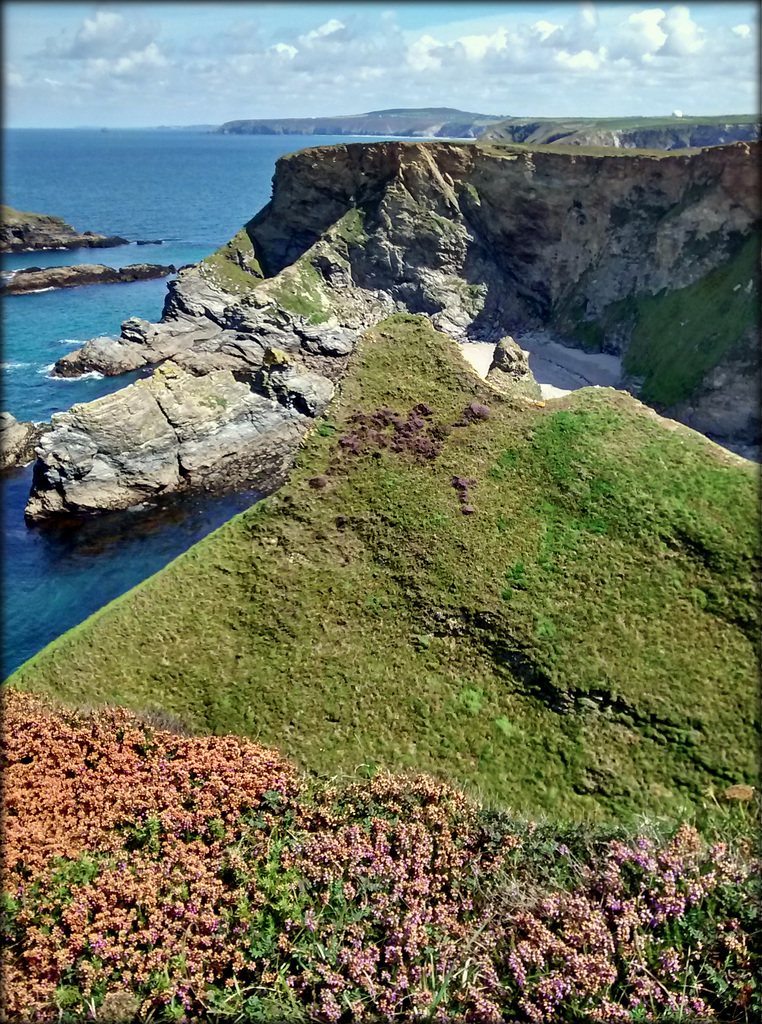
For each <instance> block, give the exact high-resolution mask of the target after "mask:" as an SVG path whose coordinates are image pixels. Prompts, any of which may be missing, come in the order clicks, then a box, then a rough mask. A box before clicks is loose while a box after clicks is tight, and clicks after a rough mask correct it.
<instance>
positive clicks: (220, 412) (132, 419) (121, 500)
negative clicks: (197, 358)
mask: <svg viewBox="0 0 762 1024" xmlns="http://www.w3.org/2000/svg"><path fill="white" fill-rule="evenodd" d="M308 422H309V420H308V419H307V417H305V416H303V415H302V414H301V413H300V412H299V411H298V410H297V409H296V408H294V407H288V408H286V407H284V406H283V405H281V404H279V403H277V402H275V401H273V400H270V399H268V398H264V397H263V396H261V395H258V394H255V393H253V392H252V391H251V389H250V387H249V386H248V385H246V384H244V383H241V382H239V381H236V380H235V379H234V377H233V375H232V373H230V371H228V370H216V371H214V372H212V373H210V374H208V375H206V376H204V377H194V376H192V375H191V374H189V373H187V372H186V371H184V370H182V369H180V368H179V367H177V366H176V365H174V364H172V363H169V362H168V363H165V364H164V365H163V366H162V367H161V368H159V369H158V370H156V371H155V373H154V375H153V377H151V378H150V379H147V380H141V381H137V382H136V383H135V384H131V385H130V386H129V387H127V388H124V389H123V390H122V391H117V392H116V393H114V394H111V395H107V396H106V397H105V398H100V399H97V400H96V401H94V402H87V403H84V404H81V405H75V406H73V407H72V408H71V409H70V410H69V411H68V412H64V413H56V414H55V415H54V416H53V417H52V429H51V431H50V432H49V433H48V434H46V435H45V436H44V437H43V438H42V440H41V441H40V443H39V445H38V446H37V449H36V453H37V457H38V461H37V463H36V465H35V471H34V481H33V485H32V493H31V496H30V498H29V502H28V504H27V508H26V516H27V519H29V520H31V521H34V520H41V519H46V518H52V517H56V516H62V515H64V516H65V515H72V514H74V515H82V514H92V513H96V512H103V511H110V510H115V509H124V508H129V507H130V506H132V505H136V504H138V503H140V502H142V501H146V500H149V499H152V500H155V499H156V498H157V497H162V496H165V495H168V494H172V493H177V492H185V491H196V490H210V489H211V490H217V491H224V490H228V489H232V488H235V487H244V486H255V485H256V484H260V485H262V484H264V485H265V486H268V487H270V486H272V485H273V483H274V482H276V481H277V482H279V481H280V480H282V478H283V476H284V474H285V473H286V472H287V471H288V468H289V467H290V464H291V460H292V458H293V455H294V454H295V452H296V449H297V448H298V445H299V442H300V439H301V437H302V435H303V433H304V430H305V429H306V426H307V424H308Z"/></svg>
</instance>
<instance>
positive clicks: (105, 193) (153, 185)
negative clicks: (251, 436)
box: [1, 129, 360, 678]
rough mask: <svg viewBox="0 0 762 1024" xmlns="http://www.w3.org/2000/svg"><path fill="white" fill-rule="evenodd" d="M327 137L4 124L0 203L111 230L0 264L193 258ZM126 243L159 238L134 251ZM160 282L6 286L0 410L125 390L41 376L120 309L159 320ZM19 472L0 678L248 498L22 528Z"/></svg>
mask: <svg viewBox="0 0 762 1024" xmlns="http://www.w3.org/2000/svg"><path fill="white" fill-rule="evenodd" d="M351 141H360V140H359V139H350V138H346V137H344V138H340V137H336V138H333V137H321V138H320V139H319V140H318V139H315V138H312V137H300V136H290V137H283V136H236V135H211V134H203V133H200V132H186V131H158V130H157V131H151V130H132V131H128V130H110V131H106V132H102V131H99V130H60V131H58V130H45V131H43V130H33V129H15V130H7V131H5V132H4V135H3V202H4V203H6V204H7V205H9V206H12V207H14V208H16V209H18V210H25V211H31V212H35V213H48V214H53V215H56V216H60V217H63V218H64V220H67V221H68V222H69V223H70V224H73V225H74V227H76V228H77V229H78V230H79V231H96V232H98V233H100V234H106V235H121V236H122V237H124V238H127V239H129V240H130V241H131V242H132V243H133V244H130V245H126V246H119V247H118V248H113V249H84V250H75V251H73V252H67V251H63V252H33V253H15V254H13V255H8V256H5V257H3V259H2V268H3V269H4V270H16V269H19V268H20V267H27V266H38V267H42V266H63V265H72V264H76V263H105V264H107V265H109V266H118V267H121V266H125V265H127V264H129V263H163V264H174V265H175V266H177V267H179V266H182V265H183V264H185V263H195V262H197V261H198V260H200V259H202V258H203V257H204V256H206V255H208V254H209V253H210V252H213V251H214V250H215V249H217V248H219V246H220V245H222V244H223V243H224V242H226V241H227V240H228V239H229V238H231V237H232V236H233V235H234V234H235V233H236V232H237V231H238V230H239V228H240V227H241V225H242V224H244V223H245V222H246V221H247V220H249V219H250V218H251V217H252V216H253V215H254V214H255V213H256V212H257V211H258V210H259V209H261V207H262V206H264V205H265V203H267V202H268V200H269V198H270V194H271V179H272V175H273V172H274V169H275V160H276V159H277V157H278V156H281V155H283V154H284V153H290V152H294V151H296V150H299V149H305V148H308V147H310V146H314V145H316V144H319V145H329V144H331V143H334V142H342V143H346V142H351ZM137 239H162V244H161V245H150V246H149V245H141V246H136V245H135V244H134V242H135V241H136V240H137ZM166 288H167V280H166V279H164V280H158V281H139V282H134V283H132V284H116V285H92V286H88V287H83V288H70V289H62V290H60V291H45V292H40V293H38V294H32V295H14V296H9V297H7V298H6V299H4V300H3V306H2V326H3V349H2V382H3V390H2V408H3V409H4V410H7V411H8V412H11V413H13V415H14V416H16V418H17V419H20V420H21V419H32V420H35V421H43V420H48V419H49V418H50V416H51V414H52V413H54V412H57V411H60V410H63V409H68V408H69V407H70V406H71V405H73V404H74V403H75V402H86V401H90V400H92V399H94V398H98V397H100V396H102V395H105V394H109V393H111V392H112V391H116V390H118V389H119V388H122V387H124V386H125V385H126V384H128V383H130V382H131V380H133V379H135V378H136V377H137V376H138V374H137V373H136V374H130V375H125V376H123V377H119V378H100V377H98V376H97V375H87V376H86V377H85V378H81V379H73V380H60V379H56V378H51V377H50V376H49V372H50V369H51V368H52V364H53V363H55V361H56V360H57V359H59V358H60V357H61V356H62V355H64V354H65V353H66V352H69V351H71V350H72V349H74V348H76V347H77V346H78V345H80V344H81V343H82V342H84V341H86V340H87V339H88V338H92V337H95V336H97V335H102V334H106V335H118V333H119V328H120V324H121V323H122V321H123V320H125V319H126V318H127V317H129V316H139V317H144V318H145V319H147V320H158V319H159V317H160V316H161V310H162V306H163V303H164V298H165V295H166ZM30 484H31V467H25V468H23V469H20V470H17V471H15V472H14V473H12V474H10V475H9V476H8V477H6V478H5V479H4V480H3V483H2V491H3V498H2V501H3V560H2V620H3V651H2V666H1V671H2V677H3V678H4V677H5V676H7V675H8V673H10V672H11V671H13V670H14V669H15V668H17V667H18V666H19V665H20V664H21V663H22V662H24V661H25V660H26V659H27V658H29V657H31V656H32V655H33V654H35V653H36V652H37V651H39V650H40V649H41V648H42V647H44V646H45V644H47V643H49V642H50V641H51V640H53V639H54V638H55V637H57V636H59V635H60V634H61V633H63V632H64V631H65V630H67V629H69V628H71V627H72V626H74V625H76V624H77V623H79V622H81V621H82V620H83V619H85V618H86V617H87V616H88V615H90V614H92V612H94V611H96V610H97V609H98V608H100V607H101V606H102V605H104V604H106V603H107V602H108V601H110V600H112V599H113V598H114V597H117V596H118V595H119V594H122V593H124V592H125V591H126V590H129V589H130V588H131V587H133V586H135V584H137V583H139V582H140V581H141V580H143V579H145V578H146V577H147V576H149V575H151V574H153V573H154V572H156V571H158V570H159V569H160V568H162V567H163V566H164V565H166V564H167V563H168V562H169V561H171V560H172V559H173V558H175V557H176V556H177V555H179V554H181V553H182V552H183V551H185V550H187V548H188V547H190V546H191V545H192V544H194V543H195V542H196V541H197V540H200V539H201V538H202V537H203V536H204V535H205V534H207V533H209V532H210V531H211V530H213V529H216V528H217V527H218V526H220V525H221V524H222V523H223V522H225V521H226V520H227V519H229V518H230V517H231V516H232V515H233V514H235V513H236V512H239V511H241V510H242V509H244V508H246V507H248V506H249V505H251V504H252V503H253V502H254V501H256V500H258V498H259V497H261V495H259V494H257V493H255V492H247V493H246V494H239V495H232V496H227V497H224V498H209V497H197V498H192V499H183V500H178V501H176V502H174V503H173V504H172V505H171V506H170V507H169V508H166V509H163V510H156V509H155V510H148V511H142V512H131V513H124V514H119V515H109V516H104V517H101V518H99V519H98V520H97V521H91V522H84V523H79V524H74V525H72V524H68V525H67V526H35V527H28V526H26V525H25V523H24V517H23V512H24V506H25V504H26V500H27V497H28V494H29V487H30Z"/></svg>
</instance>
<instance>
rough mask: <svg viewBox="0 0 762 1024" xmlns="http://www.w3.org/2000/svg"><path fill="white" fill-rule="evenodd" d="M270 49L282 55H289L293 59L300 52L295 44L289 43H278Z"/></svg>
mask: <svg viewBox="0 0 762 1024" xmlns="http://www.w3.org/2000/svg"><path fill="white" fill-rule="evenodd" d="M270 49H271V50H272V51H273V52H274V53H277V54H280V56H281V57H287V58H288V59H293V58H294V57H295V56H296V55H297V53H298V52H299V51H298V50H297V48H296V47H295V46H289V45H288V43H276V44H275V46H271V47H270Z"/></svg>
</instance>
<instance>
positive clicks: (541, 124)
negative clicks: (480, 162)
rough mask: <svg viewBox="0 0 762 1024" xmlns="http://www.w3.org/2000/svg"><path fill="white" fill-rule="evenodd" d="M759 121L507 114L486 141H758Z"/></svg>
mask: <svg viewBox="0 0 762 1024" xmlns="http://www.w3.org/2000/svg"><path fill="white" fill-rule="evenodd" d="M761 128H762V125H761V124H760V119H759V117H757V116H756V115H746V116H741V117H674V116H673V117H644V118H636V117H630V118H613V117H609V118H546V117H538V118H534V119H530V120H527V119H526V118H523V119H522V118H516V117H514V118H509V119H508V120H505V121H501V122H499V123H498V124H493V125H490V127H489V128H487V129H486V130H485V131H484V132H483V134H482V135H481V136H480V138H481V139H482V140H483V141H485V142H513V143H523V144H526V145H528V146H540V145H554V144H555V145H564V146H615V147H617V148H619V147H621V148H623V149H690V148H701V147H703V146H725V145H728V143H731V142H755V141H757V140H759V137H760V129H761Z"/></svg>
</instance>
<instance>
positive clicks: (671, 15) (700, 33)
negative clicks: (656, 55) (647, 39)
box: [661, 6, 706, 56]
mask: <svg viewBox="0 0 762 1024" xmlns="http://www.w3.org/2000/svg"><path fill="white" fill-rule="evenodd" d="M661 27H662V28H663V29H664V31H665V32H666V34H667V39H666V41H665V43H664V46H663V47H662V51H663V52H664V53H665V54H667V53H669V54H673V55H675V56H683V55H685V54H689V53H699V52H700V51H701V50H703V48H704V44H705V42H706V32H705V31H704V29H702V28H699V26H698V25H697V24H696V22H695V21H693V19H692V18H691V13H690V11H689V10H688V8H687V7H682V6H680V7H672V8H671V9H670V10H669V11H667V16H666V17H665V18H664V21H663V22H662V25H661Z"/></svg>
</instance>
